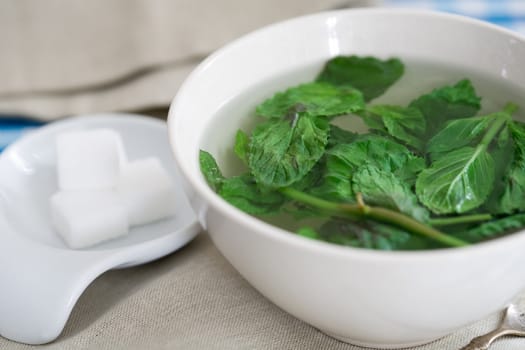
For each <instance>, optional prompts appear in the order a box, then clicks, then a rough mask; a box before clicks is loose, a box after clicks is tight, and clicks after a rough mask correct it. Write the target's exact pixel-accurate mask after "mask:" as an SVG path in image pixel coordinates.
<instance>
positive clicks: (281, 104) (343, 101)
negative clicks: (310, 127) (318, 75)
mask: <svg viewBox="0 0 525 350" xmlns="http://www.w3.org/2000/svg"><path fill="white" fill-rule="evenodd" d="M363 108H364V100H363V95H362V94H361V92H360V91H358V90H356V89H354V88H352V87H337V86H334V85H331V84H327V83H322V82H317V83H307V84H301V85H298V86H295V87H292V88H289V89H287V90H286V91H284V92H278V93H277V94H275V95H274V96H273V97H272V98H270V99H268V100H266V101H264V102H263V103H261V104H260V105H258V106H257V107H256V114H257V115H259V116H263V117H269V118H283V117H286V118H288V119H293V118H295V117H296V115H297V114H298V113H306V114H308V115H310V116H324V117H333V116H338V115H342V114H348V113H353V112H357V111H359V110H361V109H363Z"/></svg>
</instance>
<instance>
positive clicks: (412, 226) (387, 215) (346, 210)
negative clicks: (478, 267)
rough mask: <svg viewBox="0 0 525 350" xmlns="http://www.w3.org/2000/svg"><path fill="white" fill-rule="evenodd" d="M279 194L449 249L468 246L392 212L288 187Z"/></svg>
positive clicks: (461, 241) (463, 242)
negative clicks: (375, 223)
mask: <svg viewBox="0 0 525 350" xmlns="http://www.w3.org/2000/svg"><path fill="white" fill-rule="evenodd" d="M280 192H281V193H282V194H284V195H285V196H287V197H289V198H291V199H294V200H296V201H299V202H301V203H304V204H307V205H310V206H312V207H315V208H318V209H321V210H323V211H325V212H330V213H332V214H337V215H343V216H346V217H350V218H356V217H357V218H367V219H373V220H377V221H380V222H383V223H387V224H392V225H394V226H397V227H400V228H402V229H405V230H406V231H408V232H411V233H413V234H417V235H420V236H425V237H428V238H431V239H433V240H435V241H438V242H441V243H443V244H445V245H447V246H451V247H463V246H467V245H469V243H467V242H465V241H463V240H460V239H458V238H455V237H452V236H449V235H447V234H445V233H443V232H441V231H438V230H436V229H434V228H432V227H430V226H427V225H424V224H422V223H420V222H419V221H416V220H414V219H412V218H411V217H409V216H406V215H404V214H402V213H399V212H397V211H394V210H390V209H386V208H381V207H373V206H369V205H366V204H363V203H359V204H347V203H335V202H330V201H327V200H324V199H321V198H318V197H314V196H311V195H309V194H306V193H304V192H301V191H298V190H295V189H293V188H290V187H284V188H281V189H280Z"/></svg>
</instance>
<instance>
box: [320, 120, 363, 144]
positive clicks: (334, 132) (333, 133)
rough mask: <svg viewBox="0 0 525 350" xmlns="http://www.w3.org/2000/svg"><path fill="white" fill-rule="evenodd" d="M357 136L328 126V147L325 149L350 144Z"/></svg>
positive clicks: (334, 126) (354, 133)
mask: <svg viewBox="0 0 525 350" xmlns="http://www.w3.org/2000/svg"><path fill="white" fill-rule="evenodd" d="M358 137H359V134H358V133H356V132H353V131H349V130H346V129H343V128H340V127H338V126H337V125H334V124H331V125H330V133H329V134H328V145H327V146H326V148H327V149H330V148H332V147H334V146H337V145H339V144H342V143H351V142H354V141H355V140H357V138H358Z"/></svg>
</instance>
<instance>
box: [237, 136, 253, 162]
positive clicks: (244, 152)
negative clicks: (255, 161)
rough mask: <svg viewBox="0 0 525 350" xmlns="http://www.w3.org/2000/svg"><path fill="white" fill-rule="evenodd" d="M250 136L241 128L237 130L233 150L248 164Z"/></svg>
mask: <svg viewBox="0 0 525 350" xmlns="http://www.w3.org/2000/svg"><path fill="white" fill-rule="evenodd" d="M249 143H250V138H249V137H248V135H247V134H246V133H245V132H244V131H242V130H241V129H239V130H237V133H236V134H235V145H234V146H233V151H234V152H235V154H236V155H237V157H239V159H240V160H242V161H243V163H244V164H248V149H249Z"/></svg>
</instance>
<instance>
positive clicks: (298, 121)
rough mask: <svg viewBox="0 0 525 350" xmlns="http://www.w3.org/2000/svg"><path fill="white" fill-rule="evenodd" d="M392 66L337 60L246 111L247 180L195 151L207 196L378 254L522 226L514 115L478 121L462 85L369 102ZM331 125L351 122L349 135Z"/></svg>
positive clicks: (388, 81) (471, 95)
mask: <svg viewBox="0 0 525 350" xmlns="http://www.w3.org/2000/svg"><path fill="white" fill-rule="evenodd" d="M403 72H404V65H403V63H402V62H401V61H400V60H399V59H398V58H389V59H386V60H382V59H379V58H375V57H359V56H339V57H335V58H333V59H331V60H329V61H328V62H326V64H325V65H324V67H323V68H322V70H321V72H320V73H319V74H318V75H317V77H316V78H315V81H312V82H310V83H304V84H300V85H297V86H292V87H289V88H288V89H286V90H284V91H281V92H277V93H276V94H275V95H274V96H272V97H271V98H269V99H267V100H265V101H263V102H262V103H261V104H259V105H258V106H257V107H256V113H255V114H256V116H258V117H264V118H263V122H261V123H260V124H258V125H257V126H256V127H255V128H253V130H251V131H244V130H239V131H238V132H237V135H236V138H235V142H234V145H233V152H234V153H235V154H236V155H237V156H238V158H239V159H240V160H241V161H242V163H243V164H244V165H245V167H246V169H245V172H244V173H242V174H240V175H237V176H232V177H229V178H226V177H224V176H223V175H222V172H221V170H220V169H219V166H218V165H217V163H216V161H215V159H214V158H213V156H212V155H211V154H210V153H208V152H206V151H203V150H201V153H200V164H201V170H202V173H203V175H204V177H205V179H206V181H207V182H208V183H209V185H210V187H211V188H212V189H213V190H214V191H216V192H217V193H218V194H219V195H220V196H221V197H223V198H224V199H225V200H226V201H228V202H229V203H231V204H232V205H234V206H236V207H237V208H239V209H241V210H243V211H245V212H247V213H249V214H252V215H256V216H258V217H260V218H263V219H264V218H265V217H267V216H268V215H275V214H279V215H291V216H292V218H293V220H294V221H301V220H305V222H308V223H307V224H304V225H300V224H298V225H296V226H297V227H300V228H299V229H297V234H299V235H301V236H304V237H307V238H310V239H318V240H323V241H326V242H330V243H335V244H340V245H345V246H352V247H360V248H368V249H380V250H414V249H435V248H443V247H459V246H464V245H468V244H472V243H477V242H481V241H485V240H489V239H493V238H496V237H499V236H502V235H506V234H509V233H512V232H515V231H517V230H519V229H521V228H522V227H523V226H525V196H524V195H525V124H522V123H520V122H518V121H516V120H514V119H513V114H514V113H515V112H516V110H517V106H516V105H514V104H512V103H509V104H507V106H505V108H503V109H502V110H501V111H494V112H493V113H489V114H486V115H478V112H479V110H480V108H481V97H479V96H478V95H477V94H476V91H475V89H474V87H473V85H472V83H471V82H470V81H469V80H468V79H461V80H459V81H457V82H455V83H453V84H451V85H446V86H441V87H436V88H435V89H433V90H432V91H429V92H427V93H424V94H423V95H421V96H415V97H414V99H413V100H412V101H411V102H410V103H409V104H408V105H405V106H401V105H379V104H373V103H372V102H370V101H371V100H373V99H374V98H376V97H378V96H381V95H382V94H383V93H384V92H385V91H386V90H387V89H389V88H390V87H391V86H392V85H394V84H395V82H396V81H397V80H398V79H399V78H400V77H401V76H402V74H403ZM338 118H361V119H362V120H363V121H364V123H365V124H366V125H367V126H368V128H369V130H368V132H366V133H361V134H358V133H356V132H354V131H352V130H347V129H344V128H341V127H339V126H337V125H336V124H335V123H334V122H335V120H336V119H338Z"/></svg>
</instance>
